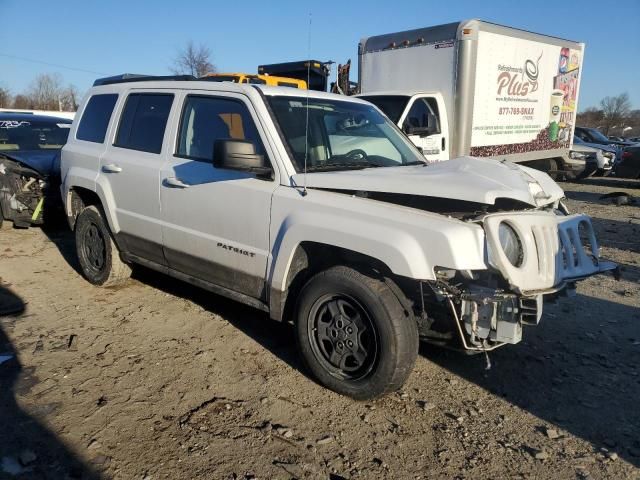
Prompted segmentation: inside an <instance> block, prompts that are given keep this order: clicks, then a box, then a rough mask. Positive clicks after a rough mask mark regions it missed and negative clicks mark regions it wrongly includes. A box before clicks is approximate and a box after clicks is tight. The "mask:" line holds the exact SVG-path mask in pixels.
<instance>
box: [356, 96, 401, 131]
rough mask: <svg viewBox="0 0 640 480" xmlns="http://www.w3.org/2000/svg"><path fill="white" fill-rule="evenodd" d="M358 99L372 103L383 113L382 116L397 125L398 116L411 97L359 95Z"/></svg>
mask: <svg viewBox="0 0 640 480" xmlns="http://www.w3.org/2000/svg"><path fill="white" fill-rule="evenodd" d="M358 98H361V99H362V100H366V101H367V102H371V103H373V104H374V105H375V106H376V107H378V108H379V109H380V110H382V111H383V112H384V114H385V115H386V116H387V117H389V118H390V119H391V121H392V122H393V123H395V124H397V123H398V122H399V121H400V115H402V112H404V109H405V108H407V103H408V102H409V99H410V98H411V97H407V96H406V95H371V96H367V95H359V96H358Z"/></svg>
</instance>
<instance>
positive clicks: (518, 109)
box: [358, 20, 584, 172]
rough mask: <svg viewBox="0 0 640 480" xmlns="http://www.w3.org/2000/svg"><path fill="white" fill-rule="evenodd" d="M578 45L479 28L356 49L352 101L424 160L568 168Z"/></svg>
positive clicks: (394, 36) (388, 39)
mask: <svg viewBox="0 0 640 480" xmlns="http://www.w3.org/2000/svg"><path fill="white" fill-rule="evenodd" d="M583 54H584V44H583V43H578V42H573V41H570V40H564V39H560V38H556V37H550V36H547V35H541V34H537V33H532V32H528V31H524V30H518V29H515V28H510V27H505V26H502V25H496V24H493V23H488V22H484V21H480V20H468V21H464V22H456V23H450V24H446V25H439V26H434V27H428V28H421V29H417V30H409V31H406V32H398V33H391V34H387V35H377V36H373V37H368V38H364V39H362V40H361V42H360V45H359V49H358V60H359V69H358V70H359V73H358V75H359V85H360V96H362V97H364V98H365V99H366V100H369V101H371V102H372V103H374V104H376V105H377V106H378V107H379V108H380V109H381V110H383V111H384V112H385V113H386V114H387V115H388V116H389V117H390V118H391V119H392V120H393V121H394V122H396V123H397V124H398V126H399V127H400V128H402V129H403V130H404V132H405V133H406V134H407V135H409V137H410V138H411V140H412V141H413V142H414V143H415V144H416V145H417V146H418V147H420V148H421V149H422V150H423V153H424V155H425V156H426V157H427V158H428V159H429V160H448V159H450V158H455V157H460V156H464V155H471V156H476V157H492V158H497V159H507V160H510V161H514V162H527V163H530V164H531V165H533V166H536V167H538V168H542V169H544V170H547V171H550V172H553V171H554V170H566V169H571V165H572V162H571V161H570V157H569V149H570V148H571V145H572V141H573V129H574V126H575V115H576V109H577V104H578V93H579V89H580V73H581V67H582V58H583Z"/></svg>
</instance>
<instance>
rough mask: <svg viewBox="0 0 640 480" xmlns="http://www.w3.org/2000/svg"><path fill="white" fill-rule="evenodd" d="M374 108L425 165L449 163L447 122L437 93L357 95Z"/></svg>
mask: <svg viewBox="0 0 640 480" xmlns="http://www.w3.org/2000/svg"><path fill="white" fill-rule="evenodd" d="M358 97H359V98H362V99H363V100H367V101H368V102H371V103H373V104H374V105H375V106H376V107H378V108H379V109H380V110H382V112H383V113H384V114H385V115H387V116H388V117H389V118H390V119H391V121H393V122H394V123H395V124H396V125H397V126H398V127H399V128H400V129H401V130H402V131H403V132H404V133H405V134H406V135H407V136H408V137H409V139H410V140H411V141H412V142H413V144H414V145H416V146H417V147H418V148H419V149H420V150H421V151H422V154H423V155H424V156H425V158H426V159H427V160H429V161H434V162H439V161H442V160H449V158H451V157H450V155H449V152H450V150H449V149H450V147H449V145H450V142H449V120H448V118H447V109H446V108H445V104H444V99H443V97H442V94H441V93H438V92H416V93H413V94H408V93H407V92H394V91H389V92H374V93H367V94H365V95H358Z"/></svg>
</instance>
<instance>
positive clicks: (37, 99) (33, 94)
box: [28, 73, 62, 110]
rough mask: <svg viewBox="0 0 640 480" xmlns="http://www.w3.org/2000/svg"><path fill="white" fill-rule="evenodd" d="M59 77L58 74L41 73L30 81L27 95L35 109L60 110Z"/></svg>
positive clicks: (60, 88)
mask: <svg viewBox="0 0 640 480" xmlns="http://www.w3.org/2000/svg"><path fill="white" fill-rule="evenodd" d="M61 83H62V80H61V77H60V75H59V74H47V73H43V74H40V75H38V76H37V77H36V78H35V80H34V81H33V82H32V83H31V87H30V88H29V92H28V96H29V98H30V99H31V103H32V104H33V107H32V108H34V109H36V110H60V109H61V108H62V105H61V103H62V102H61V100H62V98H61V95H62V87H61Z"/></svg>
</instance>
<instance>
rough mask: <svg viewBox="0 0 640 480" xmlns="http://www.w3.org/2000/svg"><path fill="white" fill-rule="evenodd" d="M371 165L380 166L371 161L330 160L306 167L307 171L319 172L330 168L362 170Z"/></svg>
mask: <svg viewBox="0 0 640 480" xmlns="http://www.w3.org/2000/svg"><path fill="white" fill-rule="evenodd" d="M372 167H380V165H377V164H375V163H371V162H354V163H345V162H332V163H323V164H322V165H314V166H312V167H307V172H320V171H332V170H362V169H364V168H372Z"/></svg>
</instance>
